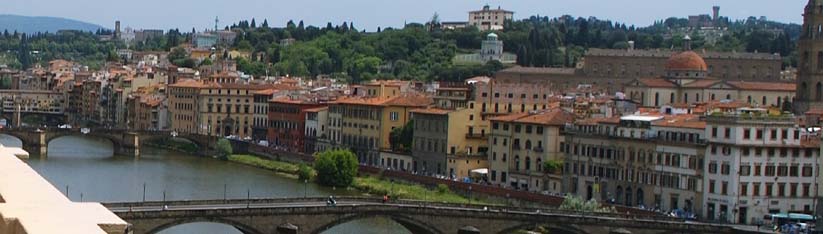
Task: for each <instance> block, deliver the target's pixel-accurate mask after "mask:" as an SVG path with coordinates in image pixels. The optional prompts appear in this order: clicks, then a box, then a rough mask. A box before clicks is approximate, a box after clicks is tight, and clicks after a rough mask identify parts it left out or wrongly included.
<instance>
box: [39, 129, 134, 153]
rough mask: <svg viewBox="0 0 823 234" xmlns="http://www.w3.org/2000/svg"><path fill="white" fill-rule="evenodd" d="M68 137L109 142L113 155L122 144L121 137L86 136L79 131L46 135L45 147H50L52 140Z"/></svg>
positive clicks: (90, 134)
mask: <svg viewBox="0 0 823 234" xmlns="http://www.w3.org/2000/svg"><path fill="white" fill-rule="evenodd" d="M69 136H76V137H87V138H94V139H102V140H108V141H109V142H111V147H112V152H114V153H115V154H117V150H118V149H120V147H121V146H122V144H123V139H122V136H121V137H116V136H114V135H111V134H106V133H94V132H90V133H88V134H83V133H82V132H79V131H66V132H60V133H55V134H48V135H47V138H46V146H49V145H51V143H52V142H53V141H54V140H57V139H60V138H63V137H69Z"/></svg>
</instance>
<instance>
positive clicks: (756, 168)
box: [754, 165, 760, 176]
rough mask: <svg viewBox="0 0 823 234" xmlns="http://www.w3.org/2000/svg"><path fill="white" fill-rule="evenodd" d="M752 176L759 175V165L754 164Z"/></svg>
mask: <svg viewBox="0 0 823 234" xmlns="http://www.w3.org/2000/svg"><path fill="white" fill-rule="evenodd" d="M754 176H760V165H754Z"/></svg>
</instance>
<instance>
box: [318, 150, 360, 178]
mask: <svg viewBox="0 0 823 234" xmlns="http://www.w3.org/2000/svg"><path fill="white" fill-rule="evenodd" d="M316 157H317V158H316V160H315V161H314V169H315V170H316V171H317V182H319V183H320V184H323V185H326V186H336V187H348V186H349V185H351V184H352V181H354V177H355V176H357V169H358V165H357V164H358V162H357V156H355V155H354V153H352V152H351V151H348V150H327V151H324V152H321V153H318V154H317V155H316Z"/></svg>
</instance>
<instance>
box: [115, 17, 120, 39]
mask: <svg viewBox="0 0 823 234" xmlns="http://www.w3.org/2000/svg"><path fill="white" fill-rule="evenodd" d="M114 39H120V21H119V20H118V21H114Z"/></svg>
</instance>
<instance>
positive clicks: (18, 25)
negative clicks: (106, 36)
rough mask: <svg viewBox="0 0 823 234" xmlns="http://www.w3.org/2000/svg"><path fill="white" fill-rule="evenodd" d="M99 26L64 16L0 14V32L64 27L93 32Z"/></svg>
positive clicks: (55, 29)
mask: <svg viewBox="0 0 823 234" xmlns="http://www.w3.org/2000/svg"><path fill="white" fill-rule="evenodd" d="M101 28H103V27H102V26H100V25H96V24H91V23H86V22H82V21H78V20H73V19H66V18H58V17H47V16H21V15H3V14H0V33H2V31H3V30H9V32H14V30H17V32H21V33H27V34H31V33H36V32H52V33H54V32H57V31H59V30H64V29H68V30H81V31H92V32H94V31H97V29H101Z"/></svg>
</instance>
